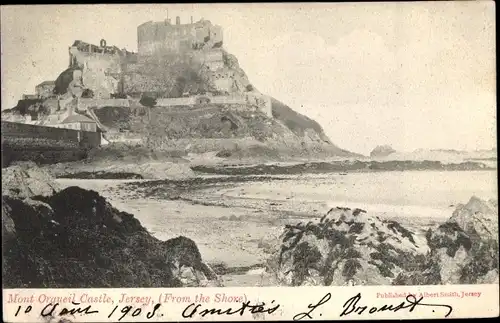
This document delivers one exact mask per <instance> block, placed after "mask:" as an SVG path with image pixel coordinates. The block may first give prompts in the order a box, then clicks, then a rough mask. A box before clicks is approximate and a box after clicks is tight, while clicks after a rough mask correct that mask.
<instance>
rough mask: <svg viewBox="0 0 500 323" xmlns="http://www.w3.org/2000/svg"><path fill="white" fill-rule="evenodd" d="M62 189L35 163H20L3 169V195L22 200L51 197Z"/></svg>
mask: <svg viewBox="0 0 500 323" xmlns="http://www.w3.org/2000/svg"><path fill="white" fill-rule="evenodd" d="M59 189H60V187H59V186H58V185H57V183H55V181H54V179H53V177H52V176H51V175H50V174H49V173H48V172H47V171H46V170H43V169H41V168H39V167H37V166H36V164H35V163H32V162H27V163H19V164H18V165H15V166H10V167H7V168H2V195H11V196H18V197H20V198H26V197H31V196H35V195H43V196H49V195H52V194H54V193H55V192H57V191H58V190H59Z"/></svg>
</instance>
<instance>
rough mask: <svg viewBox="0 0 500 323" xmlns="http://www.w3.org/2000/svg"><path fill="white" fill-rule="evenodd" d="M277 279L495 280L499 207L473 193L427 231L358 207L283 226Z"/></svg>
mask: <svg viewBox="0 0 500 323" xmlns="http://www.w3.org/2000/svg"><path fill="white" fill-rule="evenodd" d="M268 272H271V273H272V274H273V275H274V276H275V279H276V281H277V283H278V284H281V285H287V286H299V285H345V284H350V285H358V284H362V285H438V284H439V285H441V284H481V283H482V284H488V283H490V284H491V283H498V209H497V203H496V202H494V201H490V202H485V201H482V200H480V199H478V198H476V197H473V198H471V200H470V201H469V202H468V203H467V204H466V205H459V206H458V207H457V209H456V210H455V212H453V215H452V217H451V218H450V219H449V220H448V221H446V222H445V223H443V224H441V225H439V226H438V227H437V228H435V229H429V230H428V231H427V233H426V234H425V236H424V235H417V234H415V232H412V231H410V230H408V229H407V228H405V227H403V226H402V225H401V224H399V223H398V222H396V221H392V220H382V219H380V218H378V217H373V216H371V215H369V214H367V213H366V212H365V211H363V210H360V209H354V210H351V209H348V208H340V207H338V208H334V209H331V210H330V211H329V212H328V213H327V214H326V215H325V216H324V217H323V218H322V219H321V220H320V221H316V222H309V223H307V224H305V225H304V224H303V223H299V224H298V225H294V226H290V225H287V226H286V227H285V230H284V233H283V234H282V236H281V241H280V244H279V245H278V246H277V247H276V248H275V250H274V253H273V256H272V257H271V259H270V260H269V263H268Z"/></svg>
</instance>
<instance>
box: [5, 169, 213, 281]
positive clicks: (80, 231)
mask: <svg viewBox="0 0 500 323" xmlns="http://www.w3.org/2000/svg"><path fill="white" fill-rule="evenodd" d="M21 177H22V176H21ZM45 184H47V183H45ZM31 191H32V190H31ZM10 193H11V194H8V195H2V231H3V232H2V233H3V234H2V237H3V238H2V246H3V250H4V253H3V257H4V258H3V259H4V264H3V266H2V273H3V278H4V280H3V286H4V288H47V287H50V288H62V287H66V288H104V287H113V288H118V287H182V286H207V285H211V286H217V285H219V284H220V283H219V281H218V278H217V275H216V274H215V273H214V272H213V271H212V270H211V269H210V268H209V267H208V266H207V265H206V264H204V263H203V261H202V258H201V254H200V252H199V250H198V247H197V246H196V243H195V242H194V241H192V240H191V239H189V238H186V237H182V236H181V237H177V238H174V239H170V240H167V241H160V240H158V239H156V238H155V237H153V236H152V235H151V234H149V233H148V231H147V230H146V229H145V228H144V227H143V226H142V225H141V224H140V222H139V220H137V219H136V218H134V216H133V215H132V214H129V213H126V212H120V211H118V210H117V209H115V208H114V207H113V206H111V205H110V204H109V203H108V202H107V201H106V200H105V199H104V198H103V197H102V196H100V195H99V194H98V193H97V192H94V191H89V190H84V189H81V188H79V187H68V188H66V189H64V190H62V191H59V192H57V193H55V194H53V195H50V196H40V195H38V196H33V195H31V196H30V197H24V195H15V194H13V192H10ZM21 193H23V192H22V191H21Z"/></svg>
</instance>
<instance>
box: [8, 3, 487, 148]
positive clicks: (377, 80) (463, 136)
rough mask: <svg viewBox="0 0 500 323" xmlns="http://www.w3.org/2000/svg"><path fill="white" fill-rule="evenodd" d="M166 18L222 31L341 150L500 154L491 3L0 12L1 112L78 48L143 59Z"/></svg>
mask: <svg viewBox="0 0 500 323" xmlns="http://www.w3.org/2000/svg"><path fill="white" fill-rule="evenodd" d="M167 16H169V17H170V18H172V21H175V16H180V17H181V22H182V23H188V22H189V21H190V18H191V16H193V19H194V20H195V21H197V20H199V19H200V18H204V19H208V20H211V21H212V23H214V24H218V25H220V26H222V27H223V30H224V48H225V49H226V50H227V51H229V52H230V53H232V54H234V55H235V56H236V57H237V58H238V60H239V62H240V66H241V67H242V68H243V70H244V71H245V72H246V73H247V75H248V78H249V80H250V82H251V83H252V84H253V85H254V86H255V87H256V88H257V89H258V90H259V91H261V92H263V93H266V94H268V95H271V96H273V97H275V98H276V99H278V100H280V101H282V102H284V103H286V104H287V105H289V106H290V107H291V108H293V109H294V110H296V111H298V112H300V113H302V114H305V115H307V116H309V117H310V118H312V119H315V120H316V121H318V122H319V123H320V124H321V125H322V126H323V128H324V130H325V133H326V134H327V135H328V136H329V137H330V139H331V140H332V142H334V143H335V144H337V145H338V146H340V147H342V148H344V149H348V150H350V151H354V152H358V153H362V154H369V152H370V151H371V150H372V149H373V148H374V147H375V146H377V145H391V146H392V147H393V148H395V149H396V150H398V151H413V150H415V149H421V148H423V149H457V150H476V149H491V148H494V147H496V68H495V8H494V3H493V2H489V1H478V2H434V3H433V2H402V3H390V2H381V3H329V4H326V3H323V4H319V3H316V4H306V3H302V4H301V3H287V4H285V3H281V4H205V5H200V4H184V5H173V4H162V5H159V4H155V5H132V4H127V5H57V6H49V5H43V6H40V5H39V6H2V7H1V41H2V42H1V45H2V48H1V76H2V84H1V87H2V109H6V108H12V107H13V106H15V105H16V103H17V100H18V99H20V98H21V96H22V94H24V93H26V94H28V93H34V91H35V89H34V87H35V85H37V84H39V83H41V82H42V81H45V80H55V79H56V78H57V76H58V75H59V74H60V73H61V72H62V71H63V70H65V69H66V68H67V66H68V63H69V54H68V48H69V46H71V45H72V43H73V42H74V40H76V39H79V40H83V41H86V42H90V43H94V44H99V41H100V40H101V39H105V40H106V42H107V44H108V45H116V46H117V47H119V48H126V49H127V50H132V51H137V32H136V30H137V29H136V28H137V26H138V25H140V24H142V23H143V22H146V21H150V20H153V21H162V20H164V19H165V18H166V17H167Z"/></svg>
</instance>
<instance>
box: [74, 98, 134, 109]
mask: <svg viewBox="0 0 500 323" xmlns="http://www.w3.org/2000/svg"><path fill="white" fill-rule="evenodd" d="M129 106H130V102H129V100H128V99H84V98H79V99H78V101H77V111H79V112H83V111H87V110H88V108H103V107H127V108H128V107H129Z"/></svg>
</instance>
